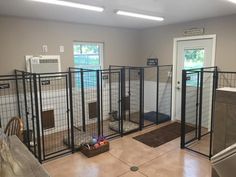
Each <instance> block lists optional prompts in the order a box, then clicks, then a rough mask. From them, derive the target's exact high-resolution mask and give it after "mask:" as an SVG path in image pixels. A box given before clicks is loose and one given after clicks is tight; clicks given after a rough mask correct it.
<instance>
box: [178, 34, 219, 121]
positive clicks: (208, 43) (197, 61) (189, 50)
mask: <svg viewBox="0 0 236 177" xmlns="http://www.w3.org/2000/svg"><path fill="white" fill-rule="evenodd" d="M214 47H215V46H214V39H213V38H209V39H195V40H180V41H177V46H176V81H175V82H176V83H175V100H176V103H175V116H174V117H175V119H177V120H180V119H181V86H182V70H183V69H192V68H201V67H210V66H213V65H214V56H213V50H214Z"/></svg>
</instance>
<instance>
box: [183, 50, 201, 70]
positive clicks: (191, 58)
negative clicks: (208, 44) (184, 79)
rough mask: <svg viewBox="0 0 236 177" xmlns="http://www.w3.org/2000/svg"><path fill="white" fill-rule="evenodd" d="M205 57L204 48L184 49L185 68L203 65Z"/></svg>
mask: <svg viewBox="0 0 236 177" xmlns="http://www.w3.org/2000/svg"><path fill="white" fill-rule="evenodd" d="M204 58H205V50H204V49H184V69H194V68H201V67H203V66H204Z"/></svg>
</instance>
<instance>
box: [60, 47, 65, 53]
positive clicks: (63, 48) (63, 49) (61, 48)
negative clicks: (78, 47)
mask: <svg viewBox="0 0 236 177" xmlns="http://www.w3.org/2000/svg"><path fill="white" fill-rule="evenodd" d="M59 51H60V52H61V53H64V51H65V47H64V46H63V45H60V46H59Z"/></svg>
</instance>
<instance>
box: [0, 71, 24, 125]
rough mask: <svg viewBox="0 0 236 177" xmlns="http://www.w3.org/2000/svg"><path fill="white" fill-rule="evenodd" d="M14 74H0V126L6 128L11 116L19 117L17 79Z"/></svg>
mask: <svg viewBox="0 0 236 177" xmlns="http://www.w3.org/2000/svg"><path fill="white" fill-rule="evenodd" d="M19 80H22V77H21V78H16V76H15V75H8V76H0V127H1V128H2V129H5V128H6V125H7V123H8V122H9V121H10V119H11V118H12V117H21V116H22V113H21V110H22V109H21V107H20V104H19V102H20V101H21V100H20V98H19V93H18V90H17V84H18V81H19Z"/></svg>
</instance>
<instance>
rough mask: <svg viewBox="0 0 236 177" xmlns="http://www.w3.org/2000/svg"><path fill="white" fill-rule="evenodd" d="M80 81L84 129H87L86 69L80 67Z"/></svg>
mask: <svg viewBox="0 0 236 177" xmlns="http://www.w3.org/2000/svg"><path fill="white" fill-rule="evenodd" d="M80 79H81V80H80V82H81V102H82V124H83V131H84V132H85V131H86V123H85V101H84V100H85V99H84V71H83V69H82V68H81V69H80Z"/></svg>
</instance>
